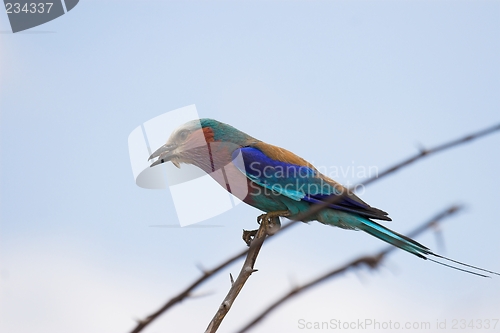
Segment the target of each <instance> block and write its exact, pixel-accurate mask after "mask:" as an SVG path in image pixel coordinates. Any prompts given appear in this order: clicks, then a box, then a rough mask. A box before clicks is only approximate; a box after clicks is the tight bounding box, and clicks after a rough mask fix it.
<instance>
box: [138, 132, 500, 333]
mask: <svg viewBox="0 0 500 333" xmlns="http://www.w3.org/2000/svg"><path fill="white" fill-rule="evenodd" d="M499 130H500V124H497V125H495V126H492V127H489V128H486V129H483V130H480V131H477V132H475V133H472V134H470V135H467V136H465V137H461V138H459V139H455V140H451V141H449V142H446V143H443V144H441V145H438V146H435V147H433V148H431V149H427V150H421V151H420V152H419V153H418V154H416V155H414V156H412V157H410V158H408V159H406V160H404V161H402V162H399V163H397V164H395V165H394V166H392V167H390V168H388V169H387V170H385V171H383V172H381V173H380V174H378V175H377V176H374V177H370V178H368V179H366V180H365V181H364V182H361V183H359V184H358V185H355V186H353V187H351V189H353V188H356V187H357V186H360V185H363V186H366V185H368V184H371V183H373V182H375V181H377V180H380V179H381V178H384V177H386V176H387V175H390V174H391V173H394V172H395V171H397V170H399V169H402V168H404V167H406V166H408V165H410V164H412V163H414V162H416V161H418V160H420V159H422V158H424V157H427V156H430V155H432V154H435V153H437V152H441V151H443V150H446V149H449V148H453V147H456V146H459V145H461V144H464V143H466V142H469V141H472V140H474V139H477V138H480V137H483V136H486V135H489V134H491V133H493V132H495V131H499ZM345 195H347V193H346V192H344V193H342V194H341V195H339V196H331V197H329V198H328V199H327V200H326V201H325V202H324V203H322V204H317V205H313V206H312V207H311V208H310V209H309V210H308V211H307V212H305V213H302V214H299V215H297V216H295V220H294V221H290V222H289V223H287V224H286V225H284V226H283V227H282V228H281V229H280V230H278V231H277V232H276V233H280V232H282V231H284V230H286V229H288V228H290V227H291V226H292V225H294V224H295V223H296V222H298V221H299V220H302V219H304V218H306V217H308V216H310V215H314V214H316V213H317V212H319V211H320V210H322V209H324V208H326V207H327V206H328V205H330V204H332V203H335V202H337V201H340V200H341V199H342V198H343V197H344V196H345ZM248 251H249V249H245V250H243V251H241V252H239V253H238V254H236V255H234V256H233V257H231V258H229V259H227V260H226V261H224V262H222V263H221V264H219V265H218V266H216V267H215V268H213V269H212V270H209V271H206V272H203V275H202V276H200V277H199V278H198V279H197V280H196V281H194V282H193V283H192V284H191V285H189V286H188V287H187V288H186V289H185V290H184V291H181V292H180V293H179V294H177V295H176V296H174V297H173V298H171V299H170V300H169V301H168V302H167V303H166V304H165V305H164V306H163V307H161V308H160V309H159V310H158V311H156V312H154V313H153V314H151V315H149V316H147V317H146V318H145V319H142V320H139V321H138V322H137V326H136V327H135V328H134V329H133V330H132V331H131V332H130V333H138V332H140V331H142V329H144V328H145V327H146V326H148V325H149V324H150V323H151V322H152V321H153V320H155V319H156V318H158V317H159V316H160V315H162V314H163V313H164V312H165V311H167V310H168V309H170V308H171V307H172V306H174V305H175V304H177V303H180V302H181V301H182V300H184V299H185V298H186V297H188V296H189V294H190V292H191V291H193V290H194V289H195V288H197V287H198V286H199V285H201V284H202V283H204V282H205V281H206V280H208V279H209V278H211V277H212V276H213V275H214V274H216V273H218V272H220V271H221V270H222V269H224V268H225V267H226V266H229V265H230V264H232V263H233V262H235V261H236V260H238V259H240V258H242V257H244V256H245V255H246V254H247V253H248Z"/></svg>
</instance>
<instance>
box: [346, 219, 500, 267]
mask: <svg viewBox="0 0 500 333" xmlns="http://www.w3.org/2000/svg"><path fill="white" fill-rule="evenodd" d="M358 221H359V222H361V223H360V224H359V225H357V226H356V227H357V228H358V229H360V230H363V231H364V232H366V233H368V234H370V235H372V236H375V237H377V238H378V239H381V240H383V241H384V242H387V243H389V244H392V245H394V246H396V247H398V248H400V249H402V250H405V251H407V252H409V253H411V254H414V255H416V256H417V257H419V258H422V259H426V260H430V261H433V262H435V263H438V264H440V265H443V266H446V267H450V268H453V269H456V270H459V271H462V272H467V273H470V274H474V275H478V276H481V277H490V276H487V275H484V274H480V273H477V272H474V271H472V270H468V269H464V268H460V267H456V266H453V265H450V264H446V263H443V262H440V261H437V260H434V259H431V258H429V257H428V256H434V257H436V258H440V259H444V260H447V261H450V262H453V263H455V264H458V265H461V266H465V267H469V268H472V269H475V270H478V271H481V272H486V273H490V274H495V275H500V273H497V272H494V271H490V270H487V269H484V268H480V267H477V266H473V265H469V264H466V263H463V262H460V261H457V260H454V259H450V258H447V257H444V256H441V255H439V254H436V253H434V252H432V251H431V250H430V249H429V248H428V247H426V246H424V245H422V244H420V243H418V242H416V241H414V240H413V239H411V238H409V237H406V236H405V235H401V234H399V233H397V232H395V231H392V230H390V229H388V228H386V227H384V226H382V225H380V224H378V223H376V222H373V221H371V220H368V219H365V218H360V219H359V220H358Z"/></svg>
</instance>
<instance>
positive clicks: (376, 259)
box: [238, 206, 462, 333]
mask: <svg viewBox="0 0 500 333" xmlns="http://www.w3.org/2000/svg"><path fill="white" fill-rule="evenodd" d="M460 209H462V207H461V206H451V207H449V208H448V209H446V210H444V211H442V212H441V213H439V214H438V215H436V216H435V217H434V218H432V219H431V220H429V222H427V223H424V224H423V225H421V226H420V227H418V228H417V229H415V230H413V231H412V232H410V233H409V234H408V235H409V236H410V237H415V236H417V235H419V234H421V233H422V232H424V231H426V230H428V229H430V228H432V227H434V226H435V225H437V224H438V223H440V222H441V221H442V220H443V219H444V218H446V217H449V216H451V215H453V214H455V213H456V212H458V211H459V210H460ZM395 249H397V248H396V247H395V246H388V247H387V248H386V249H384V250H382V251H379V252H378V253H376V254H374V255H371V256H362V257H359V258H357V259H354V260H352V261H351V262H349V263H347V264H345V265H343V266H341V267H339V268H335V269H333V270H331V271H329V272H327V273H325V274H323V275H321V276H319V277H317V278H314V279H313V280H311V281H309V282H308V283H306V284H304V285H302V286H300V287H299V286H296V287H294V288H292V289H291V290H290V291H289V292H288V293H286V294H285V295H283V296H282V297H280V298H279V299H277V300H276V301H275V302H273V303H272V304H271V305H269V306H268V307H267V308H265V309H264V310H262V311H261V312H260V313H259V315H257V316H256V317H255V318H254V319H253V320H252V321H250V322H249V323H248V324H247V325H246V326H244V327H243V328H242V329H240V330H239V331H238V333H243V332H246V331H248V330H249V329H250V328H251V327H252V326H254V325H256V324H257V323H258V322H260V321H261V320H262V319H264V317H266V316H267V315H268V314H270V313H271V312H272V311H274V310H276V308H278V307H279V306H280V305H282V304H283V303H285V302H286V301H287V300H289V299H290V298H292V297H294V296H296V295H298V294H300V293H302V292H304V291H306V290H308V289H310V288H312V287H314V286H317V285H319V284H321V283H323V282H326V281H327V280H329V279H330V278H332V277H335V276H337V275H339V274H340V273H343V272H345V271H347V270H349V269H350V268H359V267H361V266H362V265H363V264H364V265H366V266H368V267H369V268H371V269H375V268H377V267H378V265H379V264H380V262H381V261H382V260H383V259H384V258H385V256H386V255H387V254H388V253H390V252H392V251H393V250H395Z"/></svg>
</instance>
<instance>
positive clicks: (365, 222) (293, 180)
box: [149, 118, 500, 277]
mask: <svg viewBox="0 0 500 333" xmlns="http://www.w3.org/2000/svg"><path fill="white" fill-rule="evenodd" d="M149 160H154V161H153V163H152V164H151V167H154V166H156V165H159V164H162V163H166V162H172V163H173V164H174V165H175V166H176V167H177V168H180V167H181V164H191V165H194V166H196V167H198V168H200V169H202V170H203V171H204V172H205V173H207V174H210V175H211V176H212V178H214V179H215V180H216V181H217V182H218V183H219V184H220V185H221V186H222V187H224V188H225V189H226V190H227V191H228V192H230V193H232V194H233V195H235V196H237V197H238V198H239V199H241V200H242V201H243V202H245V203H246V204H248V205H251V206H253V207H255V208H257V209H259V210H261V211H263V212H264V214H263V215H261V216H260V218H261V219H262V218H266V219H269V220H272V219H273V218H279V217H286V218H289V219H291V220H293V219H294V217H295V216H299V215H300V216H304V213H305V212H307V211H308V210H309V209H310V208H311V206H313V205H316V204H322V203H326V200H328V199H330V198H331V197H332V196H335V197H337V200H335V201H334V202H333V203H330V204H328V205H327V207H326V208H325V209H322V210H320V211H319V212H317V213H314V214H312V215H310V216H308V217H306V218H303V219H302V220H301V221H302V222H310V221H318V222H320V223H322V224H325V225H329V226H334V227H339V228H342V229H346V230H361V231H364V232H366V233H367V234H369V235H371V236H374V237H376V238H378V239H380V240H382V241H384V242H387V243H389V244H391V245H393V246H396V247H398V248H400V249H402V250H404V251H406V252H409V253H411V254H413V255H415V256H417V257H419V258H422V259H431V258H430V257H437V258H441V259H445V260H449V261H452V262H454V263H456V264H459V265H464V266H467V267H469V268H474V269H478V270H481V271H483V272H488V273H491V274H496V275H500V274H498V273H496V272H493V271H489V270H485V269H482V268H479V267H476V266H472V265H468V264H465V263H462V262H459V261H456V260H453V259H450V258H447V257H444V256H441V255H439V254H436V253H434V252H433V251H432V250H431V249H430V248H428V247H426V246H424V245H422V244H421V243H419V242H417V241H415V240H413V239H411V238H409V237H407V236H405V235H403V234H401V233H398V232H396V231H393V230H391V229H389V228H387V227H385V226H383V225H382V224H380V223H378V222H376V221H375V220H379V221H391V218H390V217H389V216H388V213H387V212H385V211H383V210H381V209H378V208H375V207H372V206H370V205H369V204H367V203H366V202H365V201H363V200H362V199H361V198H359V197H358V196H357V195H355V194H354V193H352V192H351V191H349V190H348V189H347V188H346V187H344V186H342V185H341V184H340V183H338V182H336V181H335V180H333V179H331V178H329V177H327V176H326V175H324V174H322V173H321V172H319V171H318V170H317V169H316V168H315V167H314V166H313V165H312V164H311V163H309V162H307V161H306V160H304V159H303V158H301V157H299V156H297V155H295V154H294V153H292V152H291V151H289V150H286V149H284V148H281V147H278V146H274V145H272V144H269V143H266V142H264V141H261V140H258V139H256V138H254V137H252V136H250V135H248V134H246V133H244V132H242V131H240V130H238V129H236V128H235V127H233V126H231V125H228V124H225V123H223V122H220V121H217V120H214V119H210V118H202V119H195V120H192V121H189V122H187V123H185V124H183V125H181V126H180V127H178V128H177V129H176V130H175V131H173V132H172V134H171V135H170V137H169V138H168V140H167V142H166V143H165V144H164V145H162V146H161V147H159V148H158V149H157V150H156V151H155V152H153V153H152V154H151V155H150V157H149ZM431 260H432V259H431ZM432 261H435V260H432ZM436 262H437V263H441V262H439V261H436ZM441 264H443V265H445V266H450V265H448V264H445V263H441ZM450 267H452V268H456V269H459V270H464V269H462V268H457V267H455V266H450ZM464 271H466V272H469V273H472V274H475V275H479V276H483V277H486V275H483V274H480V273H476V272H471V271H469V270H464Z"/></svg>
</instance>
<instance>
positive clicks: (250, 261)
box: [205, 217, 278, 333]
mask: <svg viewBox="0 0 500 333" xmlns="http://www.w3.org/2000/svg"><path fill="white" fill-rule="evenodd" d="M274 219H278V217H275V218H274ZM267 232H268V221H267V218H265V219H262V221H261V223H260V227H259V230H258V231H257V234H256V235H255V237H254V238H253V240H252V242H251V243H250V248H249V249H248V255H247V257H246V259H245V263H244V264H243V266H242V267H241V271H240V274H238V277H237V278H236V281H234V283H232V285H231V289H230V290H229V292H228V293H227V295H226V298H224V301H222V304H221V305H220V306H219V309H218V310H217V313H216V314H215V316H214V317H213V318H212V320H211V321H210V323H209V324H208V327H207V329H206V330H205V333H214V332H217V329H218V328H219V326H220V324H221V323H222V321H223V320H224V318H225V317H226V314H227V313H228V312H229V310H230V309H231V306H232V305H233V303H234V301H235V299H236V297H238V294H239V293H240V291H241V289H242V288H243V286H244V285H245V282H246V281H247V280H248V278H249V277H250V275H252V273H253V272H256V271H257V270H256V269H254V265H255V261H256V260H257V256H258V255H259V251H260V249H261V247H262V244H264V240H265V239H266V236H267Z"/></svg>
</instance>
